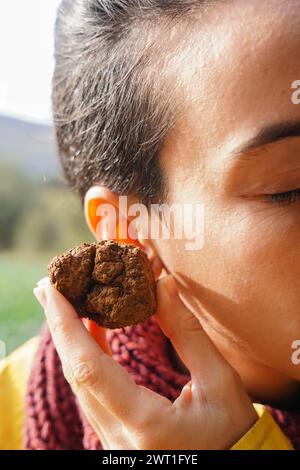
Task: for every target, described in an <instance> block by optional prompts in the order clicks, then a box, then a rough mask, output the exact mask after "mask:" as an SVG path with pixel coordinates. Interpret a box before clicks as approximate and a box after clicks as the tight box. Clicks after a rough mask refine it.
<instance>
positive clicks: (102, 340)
mask: <svg viewBox="0 0 300 470" xmlns="http://www.w3.org/2000/svg"><path fill="white" fill-rule="evenodd" d="M49 282H50V280H49V277H43V278H42V279H40V280H39V281H38V283H37V285H38V287H43V286H46V285H47V284H49ZM81 321H82V322H83V324H84V326H85V327H86V329H87V330H88V331H89V332H90V335H91V336H92V337H93V338H94V340H95V341H96V343H98V344H99V346H100V347H101V348H102V349H103V351H105V352H106V354H109V355H110V356H112V352H111V349H110V346H109V344H108V341H107V337H106V328H103V327H101V326H100V325H97V323H95V322H94V321H93V320H89V319H88V318H82V319H81Z"/></svg>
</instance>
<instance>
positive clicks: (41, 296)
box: [33, 286, 47, 309]
mask: <svg viewBox="0 0 300 470" xmlns="http://www.w3.org/2000/svg"><path fill="white" fill-rule="evenodd" d="M33 293H34V295H35V297H36V298H37V300H38V301H39V303H40V304H41V306H42V307H43V308H44V309H45V308H46V306H47V295H46V291H45V289H44V287H41V286H40V287H35V288H34V289H33Z"/></svg>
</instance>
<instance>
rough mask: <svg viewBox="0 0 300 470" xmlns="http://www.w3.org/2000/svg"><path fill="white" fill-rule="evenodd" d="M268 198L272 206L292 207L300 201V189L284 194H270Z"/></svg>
mask: <svg viewBox="0 0 300 470" xmlns="http://www.w3.org/2000/svg"><path fill="white" fill-rule="evenodd" d="M266 198H267V202H269V203H271V204H279V205H290V204H293V203H294V202H296V201H298V199H300V188H298V189H293V190H292V191H286V192H284V193H277V194H268V195H267V196H266Z"/></svg>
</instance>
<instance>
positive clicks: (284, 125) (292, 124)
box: [232, 121, 300, 157]
mask: <svg viewBox="0 0 300 470" xmlns="http://www.w3.org/2000/svg"><path fill="white" fill-rule="evenodd" d="M291 137H300V121H286V122H279V123H275V124H271V125H268V126H266V127H263V128H262V129H261V130H260V131H259V132H258V133H257V134H256V135H255V136H254V137H251V139H249V140H248V141H247V142H245V143H243V144H241V145H239V146H238V147H237V148H236V149H235V150H233V152H232V154H233V155H234V156H237V157H242V156H243V155H246V154H247V153H250V152H251V151H253V150H257V149H259V148H261V147H264V146H265V145H268V144H272V143H274V142H277V141H279V140H284V139H288V138H291Z"/></svg>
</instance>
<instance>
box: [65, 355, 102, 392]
mask: <svg viewBox="0 0 300 470" xmlns="http://www.w3.org/2000/svg"><path fill="white" fill-rule="evenodd" d="M97 381H98V374H97V370H96V367H95V364H94V361H91V360H89V359H82V360H79V361H77V362H76V363H75V364H74V365H73V366H72V373H71V385H72V386H73V387H74V388H78V387H82V386H83V387H87V388H93V387H94V386H95V385H96V383H97Z"/></svg>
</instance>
